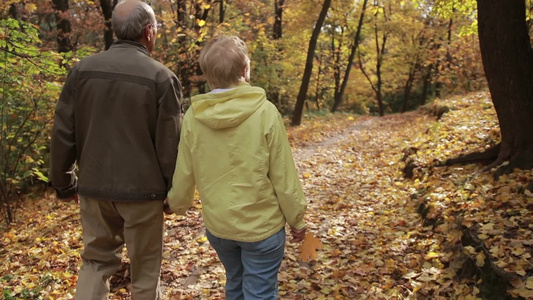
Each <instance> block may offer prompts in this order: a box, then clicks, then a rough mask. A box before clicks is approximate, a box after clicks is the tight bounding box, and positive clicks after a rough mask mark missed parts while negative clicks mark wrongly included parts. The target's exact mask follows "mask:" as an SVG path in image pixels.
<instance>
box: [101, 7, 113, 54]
mask: <svg viewBox="0 0 533 300" xmlns="http://www.w3.org/2000/svg"><path fill="white" fill-rule="evenodd" d="M116 5H117V0H100V7H101V8H102V14H103V15H104V20H105V29H104V43H105V49H106V50H107V49H109V47H111V45H112V44H113V28H112V27H111V18H112V16H113V9H114V8H115V6H116Z"/></svg>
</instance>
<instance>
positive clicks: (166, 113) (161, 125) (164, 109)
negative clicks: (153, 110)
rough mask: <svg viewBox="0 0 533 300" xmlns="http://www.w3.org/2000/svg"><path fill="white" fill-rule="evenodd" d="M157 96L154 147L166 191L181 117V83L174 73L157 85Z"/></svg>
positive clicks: (170, 177) (175, 151)
mask: <svg viewBox="0 0 533 300" xmlns="http://www.w3.org/2000/svg"><path fill="white" fill-rule="evenodd" d="M157 98H158V99H157V103H158V116H157V128H156V134H155V149H156V153H157V158H158V161H159V167H160V169H161V173H162V175H163V178H164V180H165V182H166V184H167V191H168V190H169V189H170V187H171V184H172V173H173V172H174V167H175V164H176V156H177V152H178V144H179V140H180V131H181V119H182V117H183V112H182V90H181V84H180V82H179V81H178V78H177V77H176V76H175V75H172V76H171V77H170V78H169V79H168V80H166V81H164V82H163V83H161V84H159V85H158V92H157Z"/></svg>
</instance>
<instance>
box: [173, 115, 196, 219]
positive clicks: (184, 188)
mask: <svg viewBox="0 0 533 300" xmlns="http://www.w3.org/2000/svg"><path fill="white" fill-rule="evenodd" d="M189 110H191V108H190V109H189ZM188 117H190V113H189V112H187V113H186V114H185V118H184V120H183V128H182V131H181V138H180V144H179V147H178V149H179V150H178V158H177V160H176V168H175V170H174V176H173V177H172V188H171V189H170V191H169V192H168V196H167V199H168V204H169V206H170V209H171V210H172V211H173V212H174V213H176V214H178V215H184V214H185V213H186V212H187V209H189V207H190V206H191V205H192V202H193V200H194V191H195V189H196V181H195V180H194V170H193V161H192V155H191V147H190V136H189V129H188V125H189V124H188V121H187V119H188Z"/></svg>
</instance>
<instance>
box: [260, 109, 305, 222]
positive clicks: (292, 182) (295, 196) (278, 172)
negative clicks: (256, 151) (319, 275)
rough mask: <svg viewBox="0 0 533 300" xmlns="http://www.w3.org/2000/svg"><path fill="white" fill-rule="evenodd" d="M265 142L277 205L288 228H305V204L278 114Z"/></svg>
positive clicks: (285, 134) (269, 173)
mask: <svg viewBox="0 0 533 300" xmlns="http://www.w3.org/2000/svg"><path fill="white" fill-rule="evenodd" d="M276 113H277V112H276ZM267 142H268V145H269V148H270V158H269V160H270V169H269V171H268V176H269V178H270V181H271V182H272V185H273V187H274V190H275V192H276V196H277V198H278V202H279V205H280V207H281V210H282V212H283V215H284V216H285V219H286V220H287V223H289V226H291V227H292V228H295V229H301V228H303V227H305V221H304V215H305V211H306V209H307V202H306V200H305V196H304V193H303V191H302V186H301V184H300V179H299V178H298V173H297V171H296V166H295V165H294V160H293V158H292V152H291V146H290V144H289V139H288V137H287V132H286V131H285V126H284V125H283V120H282V118H281V115H280V114H279V113H277V120H276V121H275V122H274V123H273V124H272V127H271V129H270V132H269V134H268V135H267Z"/></svg>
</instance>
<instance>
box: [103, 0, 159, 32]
mask: <svg viewBox="0 0 533 300" xmlns="http://www.w3.org/2000/svg"><path fill="white" fill-rule="evenodd" d="M127 2H133V3H128V4H129V5H132V7H131V8H129V9H128V8H124V7H119V6H121V5H128V4H126V3H127ZM117 8H118V9H117ZM111 22H112V26H113V31H114V32H115V35H116V36H117V38H118V39H121V40H128V41H139V40H140V39H141V37H142V33H143V30H144V28H145V27H146V25H148V24H154V23H155V15H154V11H153V10H152V8H151V7H150V6H149V5H148V4H146V3H144V2H142V1H138V0H125V1H121V2H120V3H119V4H117V5H116V6H115V9H114V11H113V18H112V19H111Z"/></svg>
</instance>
